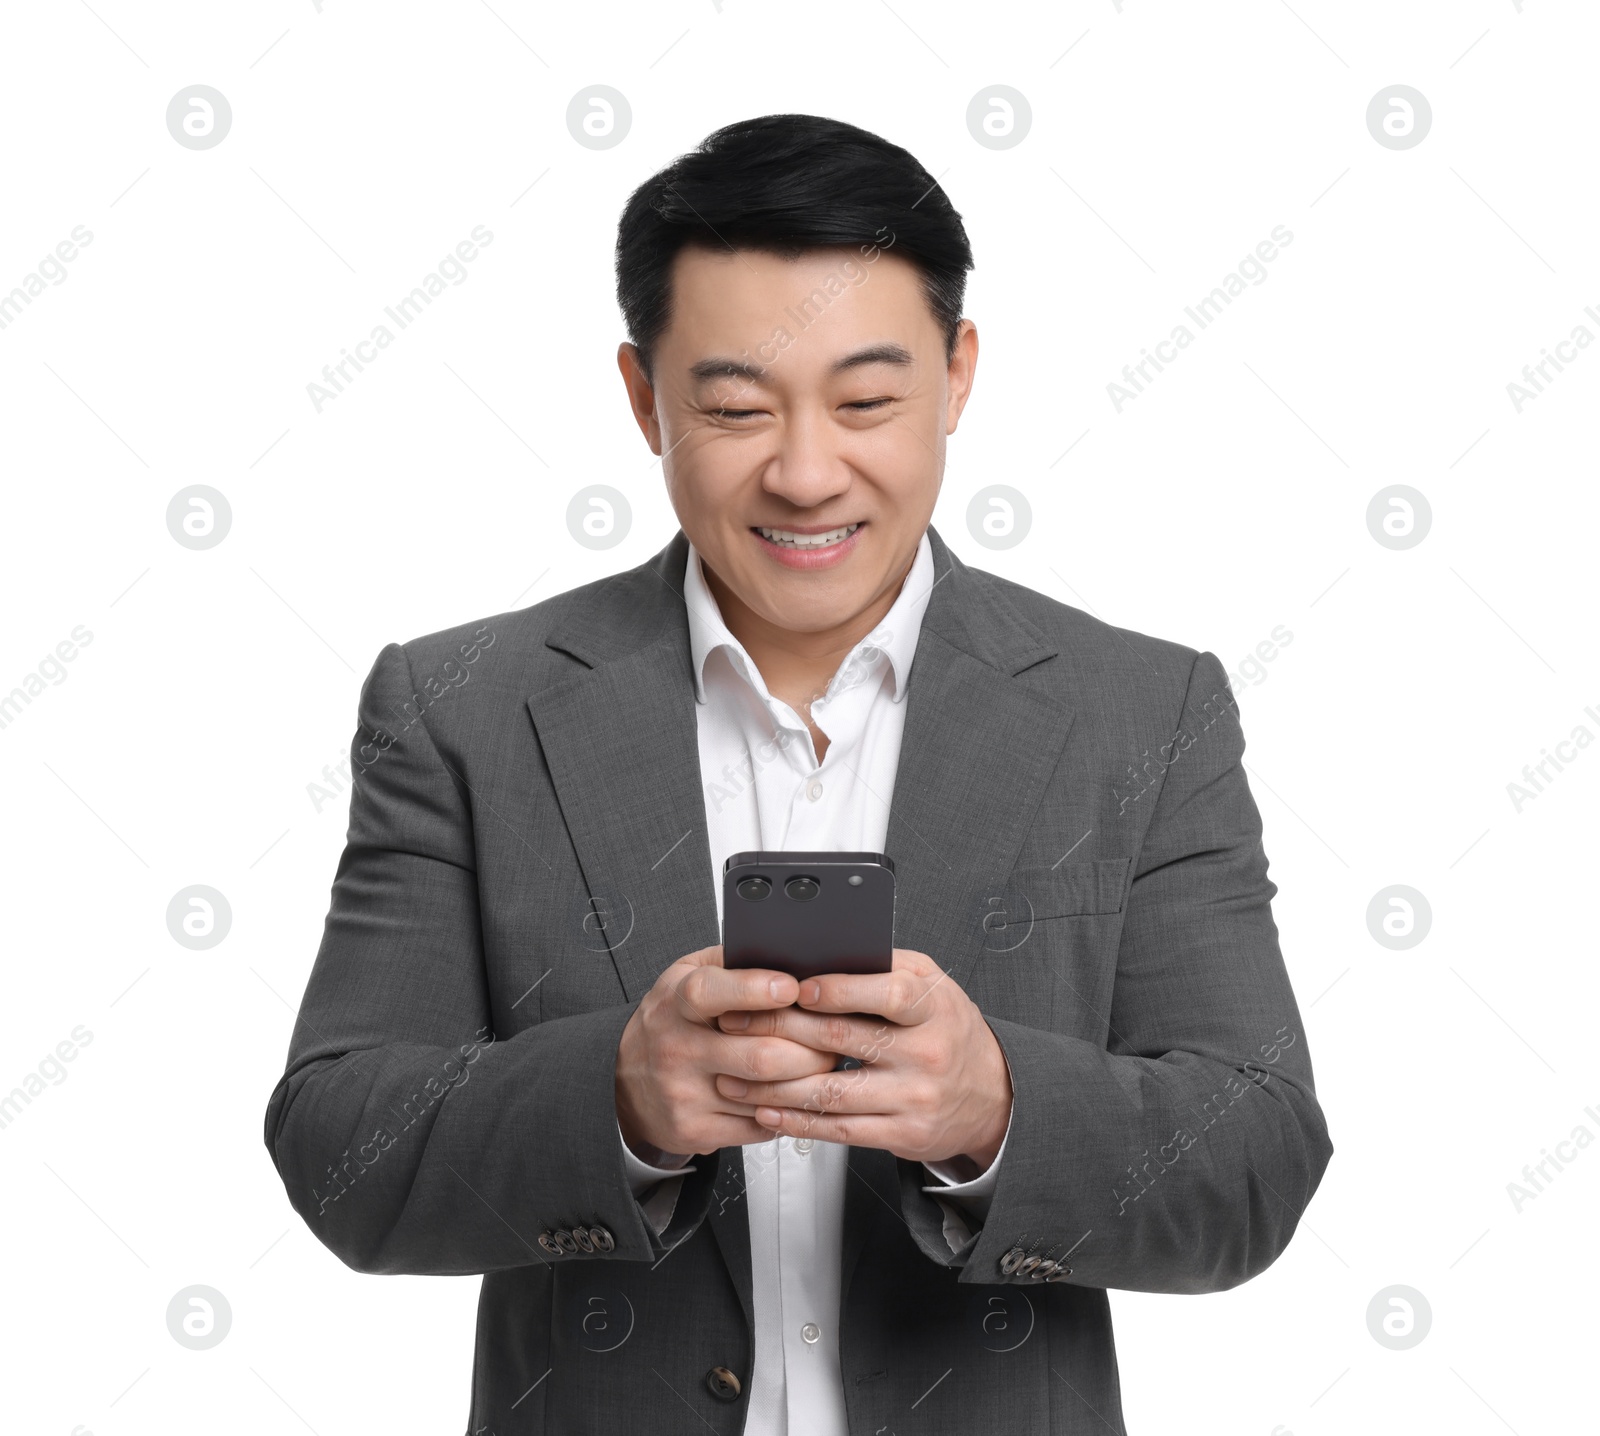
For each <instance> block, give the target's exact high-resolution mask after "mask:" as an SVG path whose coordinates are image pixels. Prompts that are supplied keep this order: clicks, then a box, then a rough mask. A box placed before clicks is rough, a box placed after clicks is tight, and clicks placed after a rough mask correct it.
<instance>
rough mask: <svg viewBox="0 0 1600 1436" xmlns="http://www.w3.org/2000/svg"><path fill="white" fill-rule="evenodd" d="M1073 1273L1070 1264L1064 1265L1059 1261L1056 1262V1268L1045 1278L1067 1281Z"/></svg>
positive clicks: (1047, 1279)
mask: <svg viewBox="0 0 1600 1436" xmlns="http://www.w3.org/2000/svg"><path fill="white" fill-rule="evenodd" d="M1071 1275H1072V1268H1071V1267H1070V1266H1062V1265H1061V1263H1060V1262H1057V1263H1056V1269H1055V1270H1054V1271H1053V1272H1051V1273H1050V1275H1049V1276H1047V1277H1046V1278H1045V1280H1046V1281H1065V1280H1066V1279H1067V1278H1068V1277H1069V1276H1071Z"/></svg>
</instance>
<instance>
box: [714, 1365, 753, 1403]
mask: <svg viewBox="0 0 1600 1436" xmlns="http://www.w3.org/2000/svg"><path fill="white" fill-rule="evenodd" d="M743 1389H744V1388H743V1387H742V1386H740V1385H739V1378H738V1377H737V1376H735V1375H734V1374H733V1373H732V1372H731V1371H729V1370H728V1368H727V1367H726V1366H713V1367H712V1368H711V1370H710V1371H708V1372H706V1390H707V1391H709V1392H710V1393H711V1394H712V1395H713V1396H715V1397H716V1398H717V1400H718V1401H737V1400H738V1399H739V1393H740V1392H741V1391H742V1390H743Z"/></svg>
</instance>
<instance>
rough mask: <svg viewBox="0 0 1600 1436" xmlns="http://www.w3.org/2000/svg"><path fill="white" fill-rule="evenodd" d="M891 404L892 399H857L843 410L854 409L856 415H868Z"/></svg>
mask: <svg viewBox="0 0 1600 1436" xmlns="http://www.w3.org/2000/svg"><path fill="white" fill-rule="evenodd" d="M893 402H894V401H893V400H892V399H857V400H855V401H854V402H853V403H850V404H846V405H845V408H847V409H854V410H855V411H856V413H858V414H870V413H871V412H872V411H873V410H874V409H877V408H881V407H882V406H883V405H884V404H890V403H893Z"/></svg>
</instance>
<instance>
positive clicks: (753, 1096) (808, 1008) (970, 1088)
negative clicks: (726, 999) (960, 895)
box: [717, 947, 1012, 1179]
mask: <svg viewBox="0 0 1600 1436" xmlns="http://www.w3.org/2000/svg"><path fill="white" fill-rule="evenodd" d="M862 1013H867V1014H877V1016H876V1017H874V1016H860V1015H859V1014H862ZM879 1017H881V1018H882V1019H883V1020H882V1021H879V1020H877V1019H878V1018H879ZM718 1023H719V1025H720V1026H721V1028H722V1030H723V1031H724V1032H737V1033H740V1034H742V1035H745V1036H777V1037H786V1038H788V1039H790V1040H791V1041H794V1042H800V1043H804V1044H805V1045H806V1046H808V1047H812V1048H815V1049H816V1050H817V1051H819V1052H836V1053H839V1054H841V1055H842V1056H845V1057H854V1058H856V1059H857V1060H858V1061H859V1062H860V1063H861V1064H862V1065H861V1066H860V1067H859V1068H854V1069H851V1070H848V1071H844V1072H827V1073H822V1074H820V1075H818V1076H815V1077H802V1078H797V1079H795V1080H792V1081H787V1082H749V1081H744V1080H742V1079H740V1078H737V1077H730V1076H727V1075H725V1074H724V1075H719V1076H718V1077H717V1088H718V1090H719V1091H720V1092H722V1094H723V1095H724V1096H726V1097H729V1098H732V1099H734V1100H736V1101H741V1102H748V1103H750V1104H751V1105H752V1106H754V1107H755V1116H756V1120H757V1121H758V1122H760V1123H761V1125H762V1126H764V1127H766V1128H768V1129H769V1130H770V1131H771V1132H772V1133H773V1135H774V1136H790V1137H812V1138H815V1139H816V1140H818V1141H822V1142H837V1143H839V1144H841V1145H848V1146H854V1147H879V1148H882V1149H883V1150H885V1151H888V1152H892V1153H894V1155H895V1156H897V1157H905V1158H908V1159H909V1160H911V1161H919V1162H943V1161H951V1160H955V1161H957V1162H958V1164H961V1165H964V1163H962V1160H961V1159H965V1161H966V1162H970V1163H972V1164H973V1168H974V1169H973V1171H972V1172H971V1176H977V1175H978V1174H979V1173H980V1172H982V1171H984V1170H986V1169H987V1168H988V1167H989V1165H990V1164H991V1163H992V1162H993V1161H994V1158H995V1155H996V1154H997V1153H998V1152H999V1150H1000V1143H1001V1141H1002V1140H1003V1139H1004V1137H1005V1132H1006V1126H1007V1123H1008V1122H1009V1121H1010V1118H1011V1096H1012V1093H1011V1074H1010V1072H1009V1070H1008V1069H1007V1066H1006V1059H1005V1054H1004V1053H1003V1052H1002V1051H1001V1050H1000V1044H999V1042H998V1041H996V1039H995V1035H994V1033H993V1032H992V1031H991V1030H990V1028H989V1024H988V1023H987V1022H985V1021H984V1019H983V1014H982V1013H981V1012H979V1011H978V1008H977V1006H976V1005H975V1004H974V1003H973V1001H972V999H971V998H970V997H968V996H967V994H966V993H965V992H964V991H963V990H962V989H961V987H960V986H959V985H958V984H957V983H954V982H950V981H948V980H947V979H946V977H945V974H944V972H943V971H942V970H941V969H940V967H939V965H938V963H936V962H935V961H934V960H933V959H932V958H931V957H929V956H928V955H927V954H926V953H924V952H913V951H911V950H910V949H908V948H900V947H897V948H895V950H894V962H893V967H892V969H891V970H890V971H889V972H885V973H874V974H871V975H869V976H855V975H851V974H847V973H831V974H828V975H827V976H824V977H812V978H807V979H806V980H805V981H804V982H802V983H801V984H800V1002H799V1005H798V1006H796V1007H785V1008H779V1009H777V1010H774V1011H767V1012H725V1013H723V1014H722V1015H721V1016H720V1017H719V1018H718ZM969 1179H970V1178H969Z"/></svg>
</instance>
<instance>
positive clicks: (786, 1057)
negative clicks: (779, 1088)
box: [705, 1033, 834, 1082]
mask: <svg viewBox="0 0 1600 1436" xmlns="http://www.w3.org/2000/svg"><path fill="white" fill-rule="evenodd" d="M833 1059H834V1054H833V1053H832V1052H819V1051H818V1050H817V1049H816V1048H814V1047H807V1046H806V1045H805V1044H804V1043H800V1042H791V1041H789V1040H788V1039H787V1038H784V1037H744V1036H737V1035H734V1036H730V1035H727V1034H723V1033H718V1034H717V1040H716V1042H715V1044H714V1045H713V1046H712V1048H711V1050H710V1051H709V1052H707V1054H706V1059H705V1070H706V1071H708V1072H711V1073H713V1074H727V1075H729V1076H731V1077H737V1078H740V1079H741V1080H743V1081H746V1082H785V1081H791V1080H793V1079H795V1078H798V1077H814V1076H816V1075H817V1074H818V1073H821V1072H831V1071H832V1070H833Z"/></svg>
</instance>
